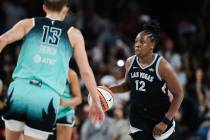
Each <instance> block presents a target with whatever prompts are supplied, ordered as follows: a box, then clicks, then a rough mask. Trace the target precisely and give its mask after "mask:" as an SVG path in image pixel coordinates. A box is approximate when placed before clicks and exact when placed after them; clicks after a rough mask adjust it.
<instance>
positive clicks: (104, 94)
mask: <svg viewBox="0 0 210 140" xmlns="http://www.w3.org/2000/svg"><path fill="white" fill-rule="evenodd" d="M97 90H98V92H97V93H98V95H99V99H100V101H101V106H102V108H103V110H104V111H107V110H109V109H110V108H112V106H113V104H114V97H113V95H112V91H111V90H110V89H109V88H108V87H105V86H98V87H97ZM88 104H89V105H91V104H92V97H91V96H90V94H89V95H88Z"/></svg>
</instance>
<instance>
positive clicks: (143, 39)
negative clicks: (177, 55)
mask: <svg viewBox="0 0 210 140" xmlns="http://www.w3.org/2000/svg"><path fill="white" fill-rule="evenodd" d="M153 48H154V42H151V40H150V38H149V35H148V34H147V33H145V32H140V33H139V34H138V35H137V36H136V39H135V44H134V49H135V54H136V55H137V56H139V57H144V56H146V55H147V54H149V53H152V51H153Z"/></svg>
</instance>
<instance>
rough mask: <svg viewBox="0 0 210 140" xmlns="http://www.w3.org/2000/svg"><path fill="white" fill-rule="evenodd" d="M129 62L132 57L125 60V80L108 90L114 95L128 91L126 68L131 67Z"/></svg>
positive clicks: (128, 80)
mask: <svg viewBox="0 0 210 140" xmlns="http://www.w3.org/2000/svg"><path fill="white" fill-rule="evenodd" d="M131 61H132V57H129V58H128V59H127V60H126V64H125V70H126V71H125V78H124V80H123V81H122V82H121V83H120V84H118V85H115V86H111V87H110V90H111V91H112V92H113V93H114V94H115V93H125V92H126V91H129V90H130V79H129V77H128V68H129V66H130V65H131Z"/></svg>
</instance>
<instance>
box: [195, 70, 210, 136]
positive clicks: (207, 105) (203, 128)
mask: <svg viewBox="0 0 210 140" xmlns="http://www.w3.org/2000/svg"><path fill="white" fill-rule="evenodd" d="M195 74H196V94H197V98H198V103H199V104H198V107H199V111H200V115H201V124H200V126H199V128H198V130H197V134H198V135H199V136H201V140H209V139H210V137H209V136H208V133H209V132H210V83H207V88H206V89H205V90H204V92H203V90H202V81H203V70H202V69H197V70H196V73H195Z"/></svg>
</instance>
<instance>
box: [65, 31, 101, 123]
mask: <svg viewBox="0 0 210 140" xmlns="http://www.w3.org/2000/svg"><path fill="white" fill-rule="evenodd" d="M68 36H69V39H70V41H71V44H72V46H73V47H74V58H75V60H76V62H77V65H78V67H79V70H80V74H81V76H82V79H83V80H84V83H85V85H86V87H87V89H88V91H89V92H90V94H91V96H92V98H93V104H92V106H91V108H90V115H91V117H92V121H93V122H96V121H97V120H99V121H103V120H104V117H105V114H104V112H103V109H102V107H101V103H100V100H99V96H98V95H97V87H96V81H95V77H94V75H93V71H92V69H91V68H90V65H89V62H88V58H87V54H86V51H85V43H84V38H83V36H82V34H81V32H80V31H79V30H78V29H75V28H73V29H71V30H69V32H68Z"/></svg>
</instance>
